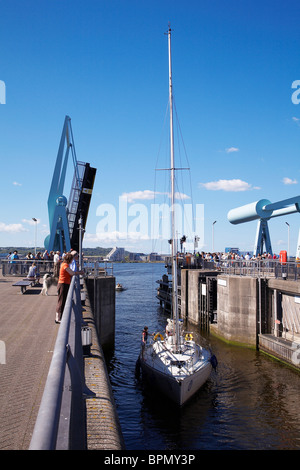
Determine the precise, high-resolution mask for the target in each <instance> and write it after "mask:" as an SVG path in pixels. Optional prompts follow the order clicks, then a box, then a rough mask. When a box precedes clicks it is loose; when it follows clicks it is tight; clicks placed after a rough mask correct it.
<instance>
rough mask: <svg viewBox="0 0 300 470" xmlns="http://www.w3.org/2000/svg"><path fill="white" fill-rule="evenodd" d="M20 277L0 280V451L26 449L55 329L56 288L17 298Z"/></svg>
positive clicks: (35, 290) (33, 290) (38, 288)
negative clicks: (1, 346)
mask: <svg viewBox="0 0 300 470" xmlns="http://www.w3.org/2000/svg"><path fill="white" fill-rule="evenodd" d="M21 279H22V278H20V277H18V278H17V277H0V299H1V303H0V341H3V342H4V343H5V348H6V354H5V364H0V449H1V450H4V449H7V450H25V449H28V447H29V444H30V441H31V435H32V431H33V428H34V425H35V421H36V417H37V413H38V410H39V406H40V402H41V398H42V395H43V391H44V386H45V382H46V378H47V374H48V370H49V366H50V362H51V359H52V352H53V348H54V345H55V341H56V336H57V332H58V328H59V325H58V324H56V323H55V322H54V318H55V307H56V302H57V295H56V287H55V286H52V287H51V289H50V290H49V295H48V296H43V295H40V292H41V287H42V286H36V287H33V288H31V287H29V288H27V290H26V292H25V293H24V294H21V289H20V287H13V286H12V284H14V283H15V282H16V281H19V280H21Z"/></svg>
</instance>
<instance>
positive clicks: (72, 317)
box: [29, 276, 93, 450]
mask: <svg viewBox="0 0 300 470" xmlns="http://www.w3.org/2000/svg"><path fill="white" fill-rule="evenodd" d="M82 327H83V321H82V306H81V296H80V280H79V278H78V276H73V277H72V281H71V285H70V288H69V292H68V296H67V300H66V304H65V308H64V311H63V316H62V320H61V324H60V326H59V331H58V335H57V339H56V343H55V348H54V351H53V357H52V361H51V364H50V368H49V373H48V377H47V380H46V385H45V389H44V393H43V397H42V401H41V405H40V408H39V413H38V416H37V420H36V423H35V427H34V431H33V435H32V439H31V443H30V447H29V449H30V450H54V449H56V450H72V449H86V419H85V403H84V399H85V398H87V397H89V396H92V395H93V394H92V392H91V391H90V390H89V389H88V388H87V387H86V385H85V381H84V368H83V365H84V364H83V347H82V339H81V329H82Z"/></svg>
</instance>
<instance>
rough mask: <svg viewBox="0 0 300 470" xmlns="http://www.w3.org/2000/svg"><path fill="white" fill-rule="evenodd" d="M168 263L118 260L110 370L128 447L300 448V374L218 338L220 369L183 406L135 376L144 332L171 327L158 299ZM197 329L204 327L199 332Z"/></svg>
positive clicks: (214, 346) (206, 341)
mask: <svg viewBox="0 0 300 470" xmlns="http://www.w3.org/2000/svg"><path fill="white" fill-rule="evenodd" d="M165 272H166V270H165V268H164V265H163V264H158V265H157V264H116V265H114V275H115V276H116V281H117V282H120V283H122V284H123V285H124V287H126V288H127V290H126V291H123V292H116V342H115V348H114V351H113V352H112V355H111V357H110V358H108V361H109V374H110V379H111V383H112V387H113V392H114V397H115V400H116V404H117V409H118V415H119V418H120V421H121V427H122V431H123V435H124V439H125V444H126V449H127V450H140V449H143V450H174V451H175V450H187V449H189V450H196V449H206V450H213V449H223V450H227V449H228V450H237V449H247V450H259V449H260V450H268V449H271V450H277V449H298V450H299V449H300V407H299V392H300V374H299V373H297V372H295V371H293V370H291V369H289V368H288V367H286V366H283V365H282V364H280V363H278V362H276V361H273V360H271V359H270V358H268V357H267V356H265V355H263V354H262V353H259V352H256V351H253V350H248V349H246V348H239V347H234V346H228V345H226V344H225V343H223V342H222V341H219V340H216V339H215V338H213V337H212V336H209V337H207V338H206V339H202V340H201V341H202V342H203V343H204V344H208V345H210V346H211V347H212V350H213V352H214V353H215V354H216V356H217V358H218V368H217V371H216V372H213V373H212V376H211V378H210V379H209V381H208V382H207V383H206V384H205V385H204V386H203V387H202V389H201V390H199V392H198V393H197V394H196V396H195V397H194V398H193V399H192V400H191V401H190V402H189V403H187V405H186V406H185V407H184V408H182V409H181V410H178V409H177V408H176V407H174V406H172V405H171V404H170V402H169V401H166V400H165V399H163V398H162V397H159V398H158V397H157V396H156V395H155V394H154V393H153V391H151V392H150V391H149V390H147V389H145V388H144V387H143V383H141V382H140V381H138V380H136V378H135V363H136V359H137V357H138V354H139V346H140V338H141V332H142V329H143V327H144V326H145V325H147V326H148V327H149V331H150V332H157V331H159V330H160V331H164V328H165V323H166V316H164V314H163V313H162V311H161V309H160V308H159V302H158V300H157V299H156V297H155V295H156V289H157V284H156V282H155V281H156V280H158V279H160V278H161V276H162V274H164V273H165ZM195 333H196V334H197V331H195Z"/></svg>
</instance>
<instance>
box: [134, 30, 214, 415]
mask: <svg viewBox="0 0 300 470" xmlns="http://www.w3.org/2000/svg"><path fill="white" fill-rule="evenodd" d="M168 53H169V101H170V160H171V162H170V163H171V166H170V175H171V203H172V211H171V225H172V227H171V229H172V230H171V232H172V239H171V247H172V309H171V311H172V318H170V319H168V321H167V325H166V331H165V334H164V336H163V335H161V334H160V333H157V334H156V335H154V337H153V341H151V342H150V343H149V344H146V345H145V346H144V347H143V346H142V351H141V353H140V355H139V359H138V362H137V365H138V367H140V368H141V371H142V375H143V377H145V378H146V379H147V381H148V382H150V384H151V385H152V386H155V387H156V388H157V389H158V390H160V392H162V393H163V394H164V395H166V396H167V397H168V398H170V399H171V400H172V401H173V402H175V403H176V404H177V405H179V406H181V405H183V404H184V403H186V402H187V401H188V400H189V399H190V398H191V397H192V396H193V395H194V394H195V393H196V392H197V391H198V390H199V389H200V387H201V386H202V385H203V384H204V383H205V382H206V381H207V379H208V378H209V376H210V374H211V371H212V366H213V365H214V361H215V357H214V356H212V355H211V352H210V351H208V350H206V349H204V348H203V347H202V346H200V345H199V344H197V343H196V342H195V341H194V338H193V335H192V334H191V333H184V331H183V321H182V320H181V319H180V318H179V313H178V299H177V291H178V285H177V284H178V282H177V260H176V240H175V233H176V232H175V230H176V224H175V210H174V207H175V206H174V203H175V170H176V168H175V161H174V137H173V93H172V61H171V28H170V26H169V29H168Z"/></svg>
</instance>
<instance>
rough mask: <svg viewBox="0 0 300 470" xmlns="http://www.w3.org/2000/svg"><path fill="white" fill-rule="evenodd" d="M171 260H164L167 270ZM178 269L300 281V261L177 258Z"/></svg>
mask: <svg viewBox="0 0 300 470" xmlns="http://www.w3.org/2000/svg"><path fill="white" fill-rule="evenodd" d="M170 263H171V258H166V267H167V268H169V267H170ZM177 263H178V267H179V268H181V269H208V270H210V269H211V270H217V271H221V272H222V274H228V275H234V276H250V277H274V278H276V279H289V280H293V281H297V280H300V261H287V262H281V261H280V260H279V259H276V260H273V259H261V260H245V259H240V260H232V259H220V260H217V261H216V260H206V259H201V258H197V257H195V256H191V257H184V256H178V257H177Z"/></svg>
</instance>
